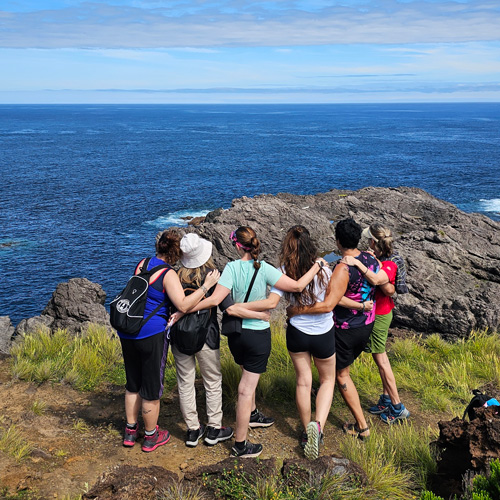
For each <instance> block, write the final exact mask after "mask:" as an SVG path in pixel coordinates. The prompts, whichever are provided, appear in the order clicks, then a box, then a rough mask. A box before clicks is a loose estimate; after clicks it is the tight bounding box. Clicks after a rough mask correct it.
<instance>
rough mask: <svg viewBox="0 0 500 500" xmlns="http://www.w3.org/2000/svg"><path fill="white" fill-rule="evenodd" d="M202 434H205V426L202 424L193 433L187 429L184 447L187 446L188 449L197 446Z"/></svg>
mask: <svg viewBox="0 0 500 500" xmlns="http://www.w3.org/2000/svg"><path fill="white" fill-rule="evenodd" d="M203 434H205V426H204V425H203V424H200V426H199V427H198V429H196V430H194V431H191V430H189V429H188V431H187V434H186V446H189V447H190V448H194V447H195V446H197V445H198V441H199V440H200V438H202V437H203Z"/></svg>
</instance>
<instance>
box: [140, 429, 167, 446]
mask: <svg viewBox="0 0 500 500" xmlns="http://www.w3.org/2000/svg"><path fill="white" fill-rule="evenodd" d="M169 440H170V432H168V431H166V430H165V431H161V430H160V428H159V427H158V426H156V431H155V433H154V434H153V435H152V436H148V435H146V436H144V442H143V443H142V451H146V452H149V451H154V450H156V448H158V446H162V445H164V444H167V443H168V442H169Z"/></svg>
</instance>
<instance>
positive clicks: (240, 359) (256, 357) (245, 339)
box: [227, 328, 271, 373]
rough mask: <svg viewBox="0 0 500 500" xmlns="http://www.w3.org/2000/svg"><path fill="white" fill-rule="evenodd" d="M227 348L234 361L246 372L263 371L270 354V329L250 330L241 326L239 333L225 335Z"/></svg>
mask: <svg viewBox="0 0 500 500" xmlns="http://www.w3.org/2000/svg"><path fill="white" fill-rule="evenodd" d="M227 343H228V345H229V350H230V351H231V354H232V355H233V358H234V361H235V362H236V363H237V364H239V365H241V366H243V368H244V369H245V370H246V371H247V372H252V373H264V372H265V371H266V368H267V360H268V359H269V355H270V354H271V330H270V329H269V328H266V329H265V330H250V329H249V328H243V329H242V330H241V333H235V334H232V335H229V336H228V337H227Z"/></svg>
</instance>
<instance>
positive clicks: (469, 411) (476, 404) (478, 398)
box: [462, 389, 493, 420]
mask: <svg viewBox="0 0 500 500" xmlns="http://www.w3.org/2000/svg"><path fill="white" fill-rule="evenodd" d="M472 394H474V397H473V398H472V399H471V400H470V403H469V404H468V405H467V407H466V408H465V411H464V415H463V417H462V420H465V415H467V416H468V417H469V420H473V419H474V418H476V412H475V411H474V410H475V408H480V407H481V406H484V403H486V401H489V400H490V399H493V398H492V396H488V395H487V394H483V393H482V392H481V391H479V390H478V389H474V390H473V391H472Z"/></svg>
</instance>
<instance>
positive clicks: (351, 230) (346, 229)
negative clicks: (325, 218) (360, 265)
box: [335, 217, 361, 249]
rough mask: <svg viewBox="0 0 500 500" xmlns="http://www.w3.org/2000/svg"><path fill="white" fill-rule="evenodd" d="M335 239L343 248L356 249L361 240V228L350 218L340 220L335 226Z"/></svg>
mask: <svg viewBox="0 0 500 500" xmlns="http://www.w3.org/2000/svg"><path fill="white" fill-rule="evenodd" d="M335 239H337V240H338V241H339V243H340V244H341V245H342V247H343V248H346V249H354V248H357V247H358V243H359V240H360V239H361V226H360V225H359V224H358V223H357V222H356V221H355V220H354V219H353V218H351V217H349V218H348V219H342V220H341V221H339V222H338V223H337V225H336V226H335Z"/></svg>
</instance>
